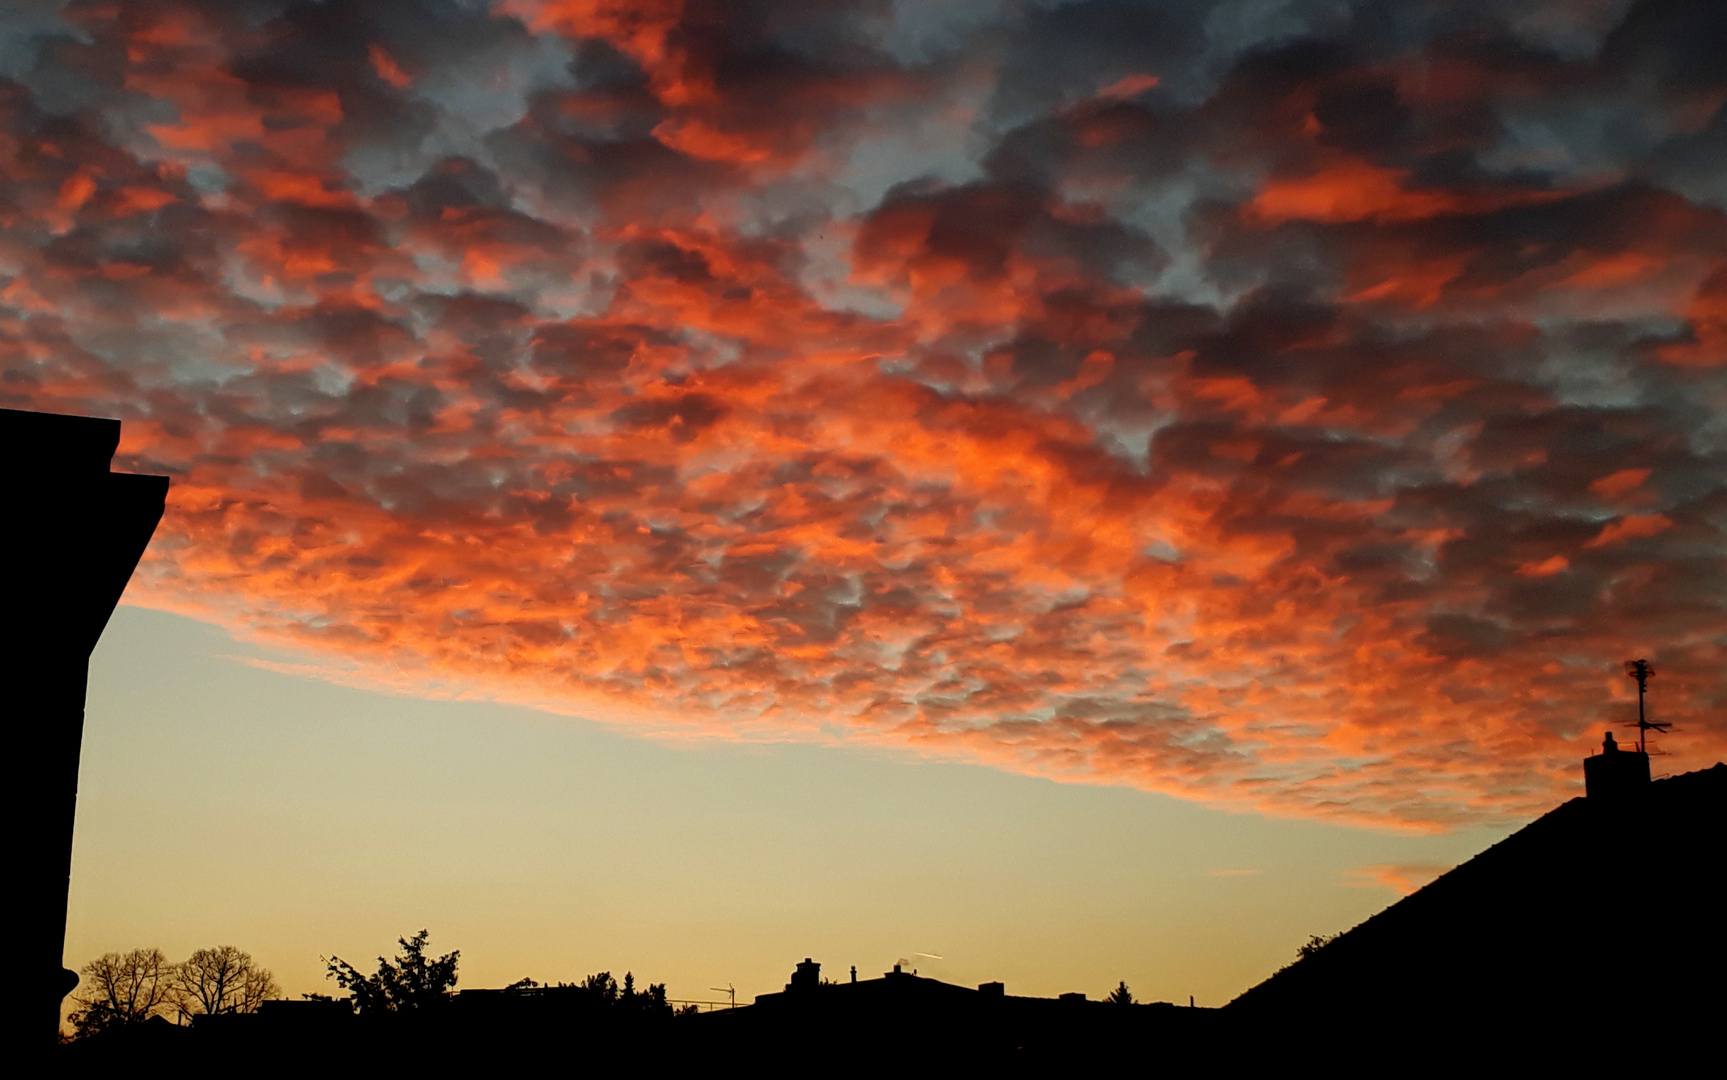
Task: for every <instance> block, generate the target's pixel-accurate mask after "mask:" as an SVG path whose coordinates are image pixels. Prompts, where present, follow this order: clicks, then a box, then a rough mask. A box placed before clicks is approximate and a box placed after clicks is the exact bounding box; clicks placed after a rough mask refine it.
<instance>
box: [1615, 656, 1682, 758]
mask: <svg viewBox="0 0 1727 1080" xmlns="http://www.w3.org/2000/svg"><path fill="white" fill-rule="evenodd" d="M1625 675H1626V677H1628V678H1632V679H1636V680H1637V752H1638V753H1640V754H1647V753H1648V752H1649V742H1648V736H1649V733H1650V732H1651V731H1659V732H1661V733H1662V734H1666V732H1667V729H1668V728H1670V727H1672V726H1673V725H1671V724H1662V723H1657V722H1656V721H1654V720H1651V719H1649V717H1648V715H1647V714H1646V713H1645V712H1644V709H1643V698H1644V696H1645V695H1646V694H1648V693H1649V680H1650V679H1652V678H1654V676H1655V668H1654V666H1653V665H1651V664H1650V663H1649V661H1647V660H1627V661H1625Z"/></svg>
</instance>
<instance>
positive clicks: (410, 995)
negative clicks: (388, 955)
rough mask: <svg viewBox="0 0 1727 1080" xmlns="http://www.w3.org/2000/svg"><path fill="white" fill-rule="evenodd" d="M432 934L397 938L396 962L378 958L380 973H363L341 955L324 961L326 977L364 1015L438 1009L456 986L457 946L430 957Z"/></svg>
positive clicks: (459, 952) (447, 999)
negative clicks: (348, 994)
mask: <svg viewBox="0 0 1727 1080" xmlns="http://www.w3.org/2000/svg"><path fill="white" fill-rule="evenodd" d="M430 937H431V934H430V933H429V932H428V931H426V930H421V931H420V932H419V933H417V934H415V935H414V936H413V937H411V938H397V939H396V944H398V945H400V946H401V947H402V951H401V953H400V954H398V955H397V957H396V959H395V960H394V961H390V960H386V959H384V958H383V957H381V956H380V957H378V973H377V974H376V975H364V974H362V973H361V972H360V971H359V969H357V968H355V967H354V965H352V964H350V963H348V962H347V961H346V960H343V959H342V958H341V957H339V956H332V957H329V958H328V959H326V960H325V961H324V963H325V966H326V967H327V968H328V969H329V970H328V971H327V973H326V974H325V976H324V977H325V978H327V979H335V980H336V985H337V986H340V987H341V988H342V989H344V990H346V991H348V993H350V994H352V995H353V1003H354V1008H355V1009H356V1010H357V1011H358V1012H359V1013H360V1014H361V1015H363V1016H376V1015H381V1014H385V1013H406V1012H418V1011H420V1010H423V1009H430V1008H436V1007H437V1006H439V1005H442V1004H444V1003H445V1002H447V1001H449V999H450V992H451V991H452V990H454V989H455V987H456V962H457V960H458V959H459V958H460V957H461V955H462V952H461V950H460V949H457V950H456V951H454V952H451V953H447V954H445V955H443V956H440V957H438V958H437V959H436V960H433V959H430V958H429V957H427V955H426V942H427V941H428V940H429V939H430Z"/></svg>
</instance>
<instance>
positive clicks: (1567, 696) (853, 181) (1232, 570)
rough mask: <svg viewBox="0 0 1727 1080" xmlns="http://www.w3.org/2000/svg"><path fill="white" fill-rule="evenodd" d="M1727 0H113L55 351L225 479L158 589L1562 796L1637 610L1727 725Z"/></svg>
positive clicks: (15, 137)
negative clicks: (1722, 55) (1157, 3)
mask: <svg viewBox="0 0 1727 1080" xmlns="http://www.w3.org/2000/svg"><path fill="white" fill-rule="evenodd" d="M1176 7H1180V9H1181V10H1179V11H1178V10H1176V9H1175V8H1176ZM1703 7H1706V6H1698V7H1695V8H1693V7H1685V6H1683V5H1677V6H1676V5H1663V4H1651V3H1644V4H1638V5H1633V6H1632V7H1631V8H1630V9H1628V11H1627V12H1626V13H1625V15H1624V17H1623V20H1622V22H1621V23H1620V24H1619V25H1617V26H1616V27H1607V26H1595V25H1594V24H1592V23H1590V22H1589V21H1588V20H1587V19H1582V18H1581V16H1580V17H1579V21H1578V23H1577V24H1576V25H1574V26H1568V25H1561V24H1562V22H1563V20H1560V19H1558V18H1557V17H1556V18H1555V20H1552V21H1549V22H1545V23H1543V24H1541V25H1540V26H1521V25H1514V24H1505V25H1497V24H1491V23H1488V22H1485V21H1483V20H1482V17H1481V16H1480V15H1479V14H1477V15H1473V16H1469V17H1467V18H1460V19H1458V20H1452V21H1450V22H1448V21H1446V20H1443V19H1441V20H1437V21H1436V22H1435V24H1434V25H1435V26H1436V27H1442V29H1436V30H1435V31H1434V36H1432V37H1431V38H1430V39H1429V40H1425V41H1420V42H1417V41H1414V40H1403V39H1399V40H1397V41H1389V40H1380V39H1378V38H1376V37H1375V33H1376V31H1375V30H1374V29H1372V28H1371V27H1368V26H1366V25H1365V24H1364V25H1363V26H1362V27H1359V28H1351V27H1350V26H1348V25H1342V24H1337V25H1334V24H1332V23H1325V24H1324V25H1320V24H1315V25H1313V26H1309V27H1302V26H1298V25H1295V24H1293V23H1292V24H1290V25H1289V26H1280V28H1275V30H1274V29H1273V28H1269V27H1268V28H1265V29H1264V32H1265V33H1266V34H1267V35H1270V36H1267V37H1266V38H1264V39H1263V40H1256V39H1254V37H1253V34H1254V33H1257V32H1259V31H1257V30H1251V29H1248V30H1242V31H1240V32H1239V33H1238V32H1235V31H1231V32H1229V33H1224V32H1223V30H1222V29H1221V28H1222V27H1224V26H1225V25H1226V24H1227V25H1230V26H1234V25H1236V24H1237V23H1239V20H1213V19H1210V18H1209V17H1208V16H1207V14H1206V13H1205V11H1203V10H1201V8H1202V5H1180V6H1171V7H1170V8H1169V9H1168V10H1164V9H1162V8H1151V7H1148V6H1144V5H1116V4H1109V3H1099V2H1093V3H1084V4H1078V5H1071V6H1069V7H1067V8H1063V9H1060V10H1059V11H1048V12H1045V11H1041V10H1040V11H1038V12H1033V13H1026V14H1021V15H1014V16H1012V17H1006V16H1004V17H1003V18H1004V19H1005V21H1001V22H998V23H985V22H976V23H972V22H964V21H949V22H942V21H940V19H936V21H933V22H932V21H929V20H930V19H934V18H935V16H929V18H925V17H924V16H917V17H913V15H912V14H911V13H910V11H909V9H907V10H900V9H894V12H889V11H887V10H886V9H881V8H878V7H875V6H869V5H859V6H856V7H853V6H848V5H795V4H785V5H775V4H768V5H755V6H748V7H746V6H743V5H727V4H706V3H697V2H695V0H689V2H684V3H664V4H622V3H600V2H579V0H567V2H545V3H536V2H532V0H510V2H508V3H504V4H499V5H497V6H496V7H495V8H494V9H493V10H490V11H483V10H470V9H467V8H460V7H452V6H447V5H430V4H428V5H419V4H415V3H411V2H406V0H404V2H403V3H401V4H391V5H380V4H369V3H358V2H331V3H326V4H322V5H313V6H309V7H292V8H289V7H285V6H284V7H282V8H281V9H280V10H272V11H271V12H265V13H264V14H263V15H259V16H258V17H253V15H250V14H249V15H246V16H245V17H243V18H242V17H241V16H240V14H238V11H239V9H229V8H226V7H223V6H220V5H215V6H212V5H208V4H200V3H192V2H185V3H175V2H168V0H160V2H158V0H148V2H140V3H134V4H126V5H119V6H117V7H116V6H111V5H107V6H105V5H99V4H83V3H74V4H71V5H68V6H67V7H66V8H65V9H64V10H63V11H62V12H61V14H60V18H61V19H62V20H63V22H64V25H63V26H61V27H59V28H58V29H55V30H53V32H47V31H43V30H42V29H41V26H40V25H38V24H36V23H31V24H29V26H31V27H35V29H28V27H26V28H25V29H21V30H19V32H18V33H17V34H14V35H13V37H14V38H15V39H16V40H18V41H21V42H26V45H22V46H20V48H21V49H23V51H22V52H19V53H18V56H19V57H22V59H18V60H16V61H13V60H8V63H10V64H12V67H10V68H8V69H6V70H8V71H11V72H12V74H11V75H10V77H9V80H8V81H6V82H4V83H3V84H0V140H4V142H3V145H4V151H3V153H0V357H3V358H4V365H5V380H4V382H3V383H0V398H4V403H5V404H7V405H8V406H14V407H24V408H36V409H52V410H60V411H70V412H91V413H98V414H104V415H116V416H121V417H123V418H124V419H125V421H126V424H125V442H124V444H123V446H122V453H123V457H124V464H125V465H126V466H127V467H130V468H137V469H149V470H159V471H167V472H170V473H172V474H173V475H174V476H175V484H174V486H173V488H172V489H171V493H170V511H169V514H168V516H167V518H165V520H164V522H163V525H162V528H161V530H160V531H159V532H158V536H157V540H156V542H155V544H154V545H153V546H152V549H151V554H150V555H149V557H148V559H147V561H146V564H145V566H144V567H143V568H142V569H141V570H140V572H139V577H138V581H137V584H136V585H135V586H134V588H135V591H134V593H133V596H134V597H135V598H137V599H139V600H140V601H141V602H146V603H151V604H156V605H160V606H164V607H169V608H174V609H177V610H184V611H190V612H195V613H200V614H204V615H208V616H212V617H216V618H220V619H222V620H224V621H226V622H228V623H229V624H230V625H233V626H235V627H236V628H240V629H245V630H250V631H255V632H260V633H264V634H267V635H271V636H274V637H277V638H280V639H285V640H289V641H292V642H294V643H297V644H299V645H302V646H305V647H307V648H310V649H312V650H315V651H318V652H320V653H322V654H323V655H324V656H326V657H328V658H330V662H331V663H332V664H338V665H346V666H347V667H348V668H352V669H355V670H359V671H361V672H365V673H369V675H367V676H366V677H369V678H373V679H377V680H382V681H384V682H386V683H389V684H391V685H407V686H422V687H423V686H429V685H432V684H434V683H435V684H438V685H449V684H461V685H468V686H477V687H480V688H482V689H484V690H485V691H487V692H490V693H494V694H497V695H500V696H503V697H507V698H512V699H517V700H526V701H534V702H537V703H540V704H545V705H549V706H550V707H554V708H561V709H565V710H568V711H574V712H585V713H588V714H591V715H600V716H604V717H607V718H610V719H612V720H614V721H615V722H618V723H620V724H625V725H634V726H637V727H639V729H641V730H652V731H657V732H665V731H673V732H676V731H683V732H688V733H693V734H703V735H713V736H720V737H742V738H785V737H789V738H800V739H821V740H830V741H837V742H846V741H857V740H862V741H867V742H872V743H887V744H894V745H902V746H910V747H915V748H918V749H920V750H924V751H927V752H930V753H934V754H942V755H954V756H961V757H965V758H969V759H972V760H977V761H982V762H988V763H991V764H994V765H997V766H999V767H1002V768H1006V769H1012V770H1018V771H1023V772H1029V773H1035V774H1039V775H1045V776H1051V777H1057V778H1062V779H1071V780H1082V781H1099V782H1108V783H1121V784H1131V785H1136V786H1139V787H1143V788H1148V789H1156V790H1161V791H1168V792H1171V793H1175V794H1179V795H1182V796H1186V797H1191V798H1198V799H1203V800H1208V801H1212V802H1215V803H1218V804H1222V805H1230V806H1253V807H1260V808H1264V809H1268V810H1271V811H1274V812H1279V813H1306V814H1326V815H1341V816H1349V817H1354V818H1357V819H1363V820H1372V821H1378V822H1384V823H1391V824H1407V825H1415V826H1430V825H1444V824H1449V823H1455V822H1462V821H1468V820H1477V819H1492V818H1505V817H1511V816H1516V815H1520V814H1527V813H1529V812H1531V811H1533V810H1536V809H1539V808H1542V807H1545V806H1548V805H1550V804H1551V803H1552V802H1553V800H1554V799H1556V798H1560V797H1563V796H1565V795H1567V794H1569V793H1570V792H1572V791H1573V790H1574V789H1575V783H1576V779H1577V773H1578V771H1579V770H1578V768H1577V758H1578V757H1579V756H1581V755H1582V754H1583V753H1585V752H1586V751H1585V748H1586V747H1587V746H1588V745H1590V744H1592V743H1594V742H1596V741H1597V740H1598V739H1599V732H1600V729H1601V728H1602V726H1603V725H1606V724H1610V723H1617V722H1621V721H1623V720H1624V719H1625V718H1626V716H1627V715H1628V713H1627V709H1628V708H1629V707H1630V704H1629V703H1630V701H1631V698H1630V694H1629V691H1630V689H1631V685H1630V684H1629V683H1628V681H1627V680H1625V679H1624V678H1623V677H1622V676H1621V675H1620V674H1619V673H1618V665H1619V662H1620V661H1622V660H1624V659H1626V658H1628V657H1630V656H1632V655H1646V656H1648V657H1650V658H1651V659H1653V660H1654V661H1655V663H1656V666H1657V668H1658V670H1659V671H1660V673H1661V674H1660V678H1659V681H1658V682H1657V684H1656V690H1657V691H1658V696H1657V698H1656V701H1657V702H1658V707H1659V709H1660V710H1661V715H1662V717H1663V718H1664V719H1668V720H1672V721H1675V722H1676V723H1677V724H1678V725H1679V727H1680V729H1681V730H1682V731H1683V734H1682V735H1679V734H1676V735H1675V736H1674V737H1673V738H1672V740H1671V742H1672V743H1673V744H1674V745H1673V749H1675V750H1676V751H1677V754H1676V756H1675V757H1673V758H1670V759H1668V762H1669V764H1671V766H1672V767H1673V768H1674V769H1678V768H1689V767H1693V766H1696V765H1700V764H1705V763H1707V762H1709V761H1712V760H1713V759H1714V757H1715V756H1718V755H1719V754H1720V753H1721V751H1722V749H1723V747H1724V746H1727V727H1724V726H1723V723H1724V722H1723V719H1722V718H1723V715H1724V710H1723V705H1724V704H1727V689H1724V687H1723V683H1722V679H1721V672H1722V671H1723V670H1724V669H1727V649H1724V645H1727V535H1724V534H1727V468H1724V466H1727V352H1723V345H1722V343H1723V340H1727V337H1724V333H1723V326H1727V315H1724V314H1723V313H1724V312H1727V302H1724V301H1723V297H1724V296H1727V287H1724V286H1723V284H1722V283H1723V282H1724V281H1727V219H1724V217H1723V206H1724V205H1727V188H1723V187H1721V186H1720V182H1719V175H1718V172H1717V171H1715V170H1712V169H1711V168H1709V167H1707V164H1706V163H1707V162H1709V161H1710V160H1718V157H1716V158H1714V159H1711V156H1710V155H1711V153H1717V154H1718V153H1720V152H1727V119H1723V118H1722V114H1721V113H1720V111H1719V107H1720V104H1721V102H1722V101H1723V99H1724V98H1727V82H1723V81H1722V77H1721V75H1720V74H1719V71H1718V70H1717V69H1718V64H1717V63H1716V62H1715V61H1714V59H1713V58H1714V57H1716V56H1718V54H1719V49H1718V48H1717V46H1721V45H1723V44H1727V43H1724V42H1723V35H1724V33H1727V21H1723V18H1722V16H1720V15H1718V14H1709V13H1706V12H1702V8H1703ZM1189 8H1191V9H1192V10H1189ZM248 10H250V9H248ZM262 10H263V9H259V11H262ZM1472 10H1473V9H1472ZM895 12H897V14H895ZM253 14H256V12H254V13H253ZM925 14H926V15H927V14H928V13H925ZM266 16H267V17H266ZM946 17H947V16H946V15H943V16H941V18H946ZM6 18H8V17H7V16H0V20H4V19H6ZM20 25H21V26H22V25H24V24H20ZM43 25H45V24H43ZM1543 35H1546V36H1543ZM9 40H10V39H9ZM1712 50H1713V51H1712ZM7 55H8V56H10V55H11V54H7ZM1609 113H1611V115H1613V116H1615V117H1618V118H1619V119H1618V120H1616V121H1615V123H1614V124H1613V125H1608V126H1607V127H1605V128H1603V127H1601V126H1600V125H1599V124H1598V123H1597V120H1598V118H1599V117H1601V116H1603V115H1608V114H1609ZM1592 125H1593V126H1592ZM1717 144H1722V145H1720V146H1719V147H1717ZM1711 148H1716V149H1714V150H1712V149H1711ZM1400 873H1401V871H1400ZM1382 877H1383V880H1386V881H1388V882H1393V881H1394V879H1395V881H1401V880H1403V878H1401V877H1396V876H1395V875H1392V876H1384V875H1382Z"/></svg>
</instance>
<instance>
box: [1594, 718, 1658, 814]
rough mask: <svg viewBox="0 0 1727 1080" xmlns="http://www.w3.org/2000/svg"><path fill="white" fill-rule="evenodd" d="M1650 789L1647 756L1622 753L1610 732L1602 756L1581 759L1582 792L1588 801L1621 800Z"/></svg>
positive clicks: (1630, 752)
mask: <svg viewBox="0 0 1727 1080" xmlns="http://www.w3.org/2000/svg"><path fill="white" fill-rule="evenodd" d="M1648 786H1649V755H1648V754H1647V753H1645V752H1644V751H1642V750H1621V749H1619V743H1618V742H1616V741H1615V740H1614V738H1613V733H1612V732H1611V731H1609V732H1608V733H1607V737H1606V738H1604V739H1602V740H1601V752H1600V753H1599V754H1595V755H1592V756H1590V757H1586V758H1584V759H1583V790H1584V793H1585V794H1586V795H1587V796H1588V797H1589V798H1591V799H1603V800H1608V799H1622V798H1625V797H1627V796H1630V795H1635V794H1637V793H1638V792H1639V791H1641V790H1642V789H1644V788H1646V787H1648Z"/></svg>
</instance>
